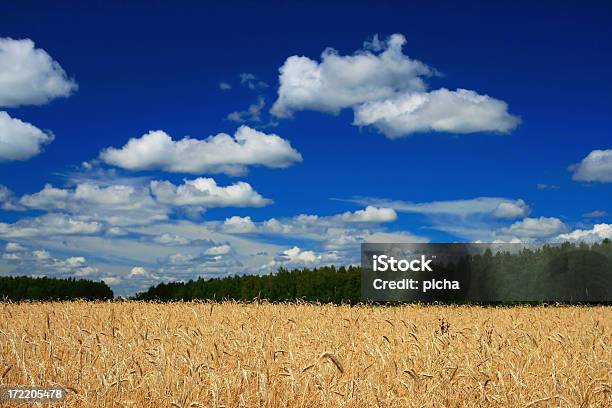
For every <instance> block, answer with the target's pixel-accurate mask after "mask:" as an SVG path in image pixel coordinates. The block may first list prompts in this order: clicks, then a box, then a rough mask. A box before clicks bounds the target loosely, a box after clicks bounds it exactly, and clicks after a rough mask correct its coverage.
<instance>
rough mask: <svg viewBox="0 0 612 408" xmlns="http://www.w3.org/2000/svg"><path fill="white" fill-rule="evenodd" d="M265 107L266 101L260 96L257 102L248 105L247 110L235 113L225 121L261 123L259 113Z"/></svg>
mask: <svg viewBox="0 0 612 408" xmlns="http://www.w3.org/2000/svg"><path fill="white" fill-rule="evenodd" d="M264 106H266V101H265V100H264V98H263V97H262V96H260V97H258V98H257V102H255V103H253V104H251V105H249V107H248V108H247V110H244V111H236V112H232V113H230V114H229V115H227V119H228V120H231V121H233V122H239V123H242V122H261V111H262V110H263V108H264Z"/></svg>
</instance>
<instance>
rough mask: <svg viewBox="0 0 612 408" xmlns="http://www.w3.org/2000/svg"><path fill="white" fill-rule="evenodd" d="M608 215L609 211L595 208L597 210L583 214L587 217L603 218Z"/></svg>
mask: <svg viewBox="0 0 612 408" xmlns="http://www.w3.org/2000/svg"><path fill="white" fill-rule="evenodd" d="M607 215H608V212H607V211H602V210H595V211H591V212H588V213H586V214H582V216H583V217H586V218H602V217H606V216H607Z"/></svg>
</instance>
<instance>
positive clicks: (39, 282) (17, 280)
mask: <svg viewBox="0 0 612 408" xmlns="http://www.w3.org/2000/svg"><path fill="white" fill-rule="evenodd" d="M112 298H113V291H112V290H111V288H109V287H108V286H107V285H106V283H104V282H93V281H90V280H84V279H81V280H75V279H74V278H69V279H54V278H46V277H44V278H31V277H29V276H0V301H7V300H10V301H13V302H16V301H21V300H73V299H86V300H107V299H112Z"/></svg>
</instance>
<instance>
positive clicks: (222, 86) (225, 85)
mask: <svg viewBox="0 0 612 408" xmlns="http://www.w3.org/2000/svg"><path fill="white" fill-rule="evenodd" d="M219 89H220V90H222V91H229V90H230V89H232V86H231V85H230V84H228V83H227V82H219Z"/></svg>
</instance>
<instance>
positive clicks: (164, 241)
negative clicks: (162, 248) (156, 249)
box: [153, 233, 191, 246]
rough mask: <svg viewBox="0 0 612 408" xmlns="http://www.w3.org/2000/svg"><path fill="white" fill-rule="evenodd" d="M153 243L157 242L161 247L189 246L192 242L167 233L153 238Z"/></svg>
mask: <svg viewBox="0 0 612 408" xmlns="http://www.w3.org/2000/svg"><path fill="white" fill-rule="evenodd" d="M153 242H156V243H158V244H161V245H170V246H174V245H176V246H182V245H189V243H190V242H191V240H190V239H188V238H185V237H182V236H180V235H175V234H167V233H166V234H161V235H158V236H156V237H153Z"/></svg>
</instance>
